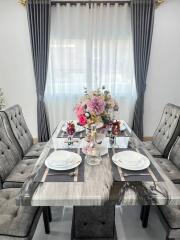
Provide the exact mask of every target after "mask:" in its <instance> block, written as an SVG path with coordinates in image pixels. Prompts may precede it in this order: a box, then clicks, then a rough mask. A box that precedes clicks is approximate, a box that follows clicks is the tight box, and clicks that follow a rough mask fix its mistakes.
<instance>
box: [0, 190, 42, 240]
mask: <svg viewBox="0 0 180 240" xmlns="http://www.w3.org/2000/svg"><path fill="white" fill-rule="evenodd" d="M18 192H19V189H15V188H14V189H2V190H0V216H1V217H0V239H3V240H6V239H11V238H12V239H31V237H32V235H33V234H34V231H35V229H36V225H37V221H38V220H39V215H40V208H37V207H22V206H17V205H16V201H15V199H16V196H17V194H18ZM32 232H33V233H32ZM30 235H31V237H30Z"/></svg>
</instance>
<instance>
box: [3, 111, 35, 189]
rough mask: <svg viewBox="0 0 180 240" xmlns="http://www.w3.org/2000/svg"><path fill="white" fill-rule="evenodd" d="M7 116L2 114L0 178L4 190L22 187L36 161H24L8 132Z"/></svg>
mask: <svg viewBox="0 0 180 240" xmlns="http://www.w3.org/2000/svg"><path fill="white" fill-rule="evenodd" d="M6 121H7V118H6V115H5V114H4V113H3V112H0V178H1V185H3V188H7V187H21V186H22V184H23V183H24V181H25V180H26V178H27V177H28V176H29V175H30V174H31V172H32V170H33V168H34V165H35V163H36V159H28V160H22V156H21V153H20V152H19V151H18V149H17V147H16V145H15V144H14V141H13V139H12V138H11V136H10V132H8V129H7V125H6ZM1 187H2V186H1Z"/></svg>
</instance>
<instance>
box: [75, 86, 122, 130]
mask: <svg viewBox="0 0 180 240" xmlns="http://www.w3.org/2000/svg"><path fill="white" fill-rule="evenodd" d="M114 111H118V104H117V102H116V100H115V99H113V98H112V97H111V94H110V92H109V91H108V90H106V89H105V87H102V89H97V90H95V91H92V92H87V90H85V95H84V96H83V97H82V98H81V99H80V100H79V102H78V103H77V104H76V106H75V114H76V116H77V118H78V120H79V123H80V124H81V125H82V126H83V125H86V124H88V125H91V124H95V123H99V122H102V123H103V124H108V123H109V122H111V121H112V120H113V119H112V113H114Z"/></svg>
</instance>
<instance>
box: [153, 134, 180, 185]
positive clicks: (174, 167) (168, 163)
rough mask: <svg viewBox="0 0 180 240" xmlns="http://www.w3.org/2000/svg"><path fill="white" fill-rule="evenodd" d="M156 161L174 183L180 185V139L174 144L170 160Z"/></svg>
mask: <svg viewBox="0 0 180 240" xmlns="http://www.w3.org/2000/svg"><path fill="white" fill-rule="evenodd" d="M156 161H157V163H158V164H159V165H160V167H161V168H162V169H163V171H164V172H165V173H166V175H167V176H168V177H169V178H170V179H171V180H172V181H173V182H174V183H180V137H179V138H177V141H176V142H175V143H174V145H173V147H172V149H171V151H170V154H169V158H168V159H167V158H156Z"/></svg>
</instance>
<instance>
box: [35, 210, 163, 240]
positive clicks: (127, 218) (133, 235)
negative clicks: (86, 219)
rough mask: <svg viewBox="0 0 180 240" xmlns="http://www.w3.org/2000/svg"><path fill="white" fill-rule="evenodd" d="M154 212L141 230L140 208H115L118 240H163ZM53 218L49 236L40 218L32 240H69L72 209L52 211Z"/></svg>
mask: <svg viewBox="0 0 180 240" xmlns="http://www.w3.org/2000/svg"><path fill="white" fill-rule="evenodd" d="M156 211H157V210H156V208H151V212H150V217H149V225H148V228H146V229H143V228H142V227H141V222H140V220H139V212H140V207H138V206H135V207H117V208H116V229H117V234H118V240H165V230H164V228H163V226H162V225H161V223H160V221H159V218H158V215H157V213H156ZM53 218H54V219H53V222H52V223H51V233H50V234H49V235H46V234H44V226H43V221H42V218H41V221H40V222H39V224H38V227H37V230H36V233H35V236H34V238H33V240H70V230H71V218H72V209H71V208H66V209H64V211H62V209H61V208H56V209H53Z"/></svg>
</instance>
